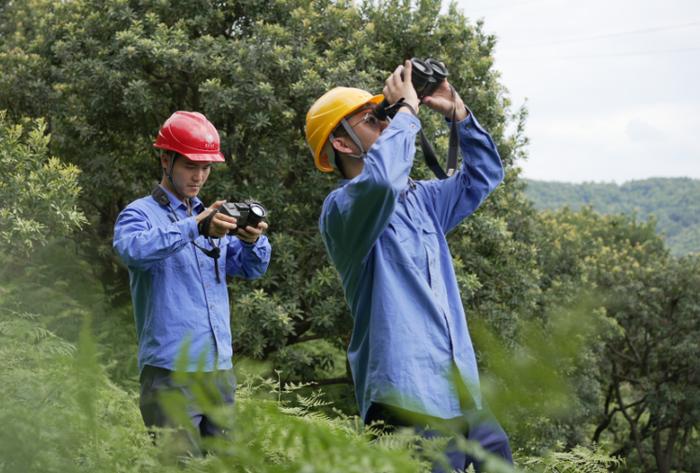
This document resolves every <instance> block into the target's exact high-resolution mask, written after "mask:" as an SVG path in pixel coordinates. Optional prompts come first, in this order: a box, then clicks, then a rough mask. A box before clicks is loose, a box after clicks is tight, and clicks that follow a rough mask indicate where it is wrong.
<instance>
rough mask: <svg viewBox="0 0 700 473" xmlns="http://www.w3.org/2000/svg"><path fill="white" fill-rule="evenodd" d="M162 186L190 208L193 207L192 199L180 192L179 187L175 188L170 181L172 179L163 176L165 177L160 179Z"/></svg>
mask: <svg viewBox="0 0 700 473" xmlns="http://www.w3.org/2000/svg"><path fill="white" fill-rule="evenodd" d="M160 186H161V187H162V188H164V189H166V190H167V191H168V192H170V193H171V194H173V195H174V196H175V197H177V199H178V200H179V201H180V202H182V203H184V204H185V205H186V206H187V208H188V209H189V208H191V206H192V204H191V202H190V199H189V198H187V196H184V195H182V194H180V193H179V192H178V191H177V189H175V188H174V187H173V185H172V184H171V183H170V179H168V178H167V177H165V176H163V179H161V181H160Z"/></svg>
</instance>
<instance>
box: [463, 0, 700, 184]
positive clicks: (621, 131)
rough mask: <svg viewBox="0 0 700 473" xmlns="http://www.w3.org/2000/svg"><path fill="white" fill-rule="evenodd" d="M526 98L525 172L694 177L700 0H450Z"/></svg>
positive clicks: (579, 177)
mask: <svg viewBox="0 0 700 473" xmlns="http://www.w3.org/2000/svg"><path fill="white" fill-rule="evenodd" d="M458 3H459V5H460V7H461V9H462V10H463V11H464V13H465V14H466V15H467V16H468V17H469V18H470V19H478V18H483V19H484V21H485V29H486V31H487V32H488V33H493V34H495V35H496V36H497V37H498V45H497V47H496V54H495V57H496V68H497V69H498V70H499V71H501V72H502V82H503V84H504V85H505V86H506V87H507V88H508V89H509V91H510V96H511V98H512V99H513V102H514V105H515V106H519V105H521V104H523V103H524V101H525V100H527V108H528V109H529V111H530V116H529V119H528V123H527V135H528V137H529V138H530V145H529V148H528V154H529V158H528V160H527V161H525V162H522V163H521V166H522V167H523V170H524V176H525V177H527V178H532V179H546V180H556V181H569V182H581V181H606V182H610V181H614V182H618V183H622V182H625V181H629V180H632V179H645V178H649V177H678V176H688V177H694V178H700V0H664V1H661V0H637V1H633V0H605V1H603V0H589V1H586V2H580V1H575V0H458Z"/></svg>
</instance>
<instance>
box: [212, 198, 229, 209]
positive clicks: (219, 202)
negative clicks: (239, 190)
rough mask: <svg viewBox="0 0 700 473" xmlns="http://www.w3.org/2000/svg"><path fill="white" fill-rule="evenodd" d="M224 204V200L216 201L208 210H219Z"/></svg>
mask: <svg viewBox="0 0 700 473" xmlns="http://www.w3.org/2000/svg"><path fill="white" fill-rule="evenodd" d="M224 203H226V200H217V201H216V202H214V203H213V204H211V205H210V206H209V208H210V209H218V208H220V207H221V206H222V205H224Z"/></svg>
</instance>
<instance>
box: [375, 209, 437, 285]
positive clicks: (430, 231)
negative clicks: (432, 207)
mask: <svg viewBox="0 0 700 473" xmlns="http://www.w3.org/2000/svg"><path fill="white" fill-rule="evenodd" d="M384 236H385V237H386V238H384V237H383V238H382V239H383V242H382V243H383V247H384V249H385V252H384V253H385V256H386V258H387V259H388V260H390V261H392V262H393V263H395V264H398V265H401V266H403V267H405V268H408V269H411V270H412V271H415V272H418V273H419V274H421V275H422V276H423V277H424V278H425V279H426V280H428V278H429V268H428V265H429V263H430V261H432V260H434V259H435V257H436V254H437V252H438V239H437V231H436V230H435V228H434V227H433V226H432V225H430V224H419V225H418V226H417V227H409V226H407V225H406V224H405V223H404V222H402V221H400V222H392V223H390V224H389V227H388V228H387V232H385V235H384Z"/></svg>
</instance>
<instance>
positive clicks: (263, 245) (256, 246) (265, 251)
mask: <svg viewBox="0 0 700 473" xmlns="http://www.w3.org/2000/svg"><path fill="white" fill-rule="evenodd" d="M239 240H240V239H239ZM240 242H241V246H242V247H243V248H247V249H248V250H249V251H252V252H253V253H254V254H255V255H256V256H257V257H258V258H260V259H261V260H264V259H265V258H266V257H267V256H268V255H269V254H270V243H269V241H268V239H267V236H265V235H260V236H259V237H258V239H257V240H255V243H248V242H247V241H243V240H240Z"/></svg>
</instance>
